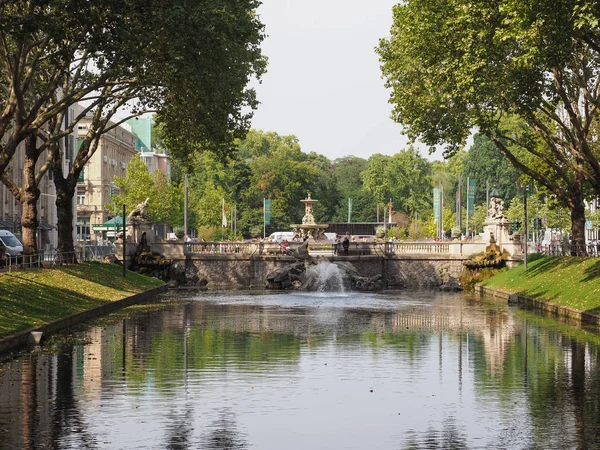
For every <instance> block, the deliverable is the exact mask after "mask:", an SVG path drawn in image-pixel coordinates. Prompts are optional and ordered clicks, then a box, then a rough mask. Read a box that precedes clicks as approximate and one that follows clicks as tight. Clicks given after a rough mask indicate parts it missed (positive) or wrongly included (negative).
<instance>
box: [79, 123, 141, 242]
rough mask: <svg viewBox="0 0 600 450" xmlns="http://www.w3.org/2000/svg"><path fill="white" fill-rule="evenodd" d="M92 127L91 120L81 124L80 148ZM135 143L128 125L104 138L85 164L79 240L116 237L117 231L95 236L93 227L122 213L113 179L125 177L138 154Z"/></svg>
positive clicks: (81, 187)
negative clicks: (115, 196)
mask: <svg viewBox="0 0 600 450" xmlns="http://www.w3.org/2000/svg"><path fill="white" fill-rule="evenodd" d="M89 126H90V119H89V118H85V119H83V120H82V121H81V122H80V123H79V125H78V127H77V128H78V129H77V132H78V148H79V146H80V145H81V142H82V140H83V137H84V136H85V135H86V133H87V132H88V129H89ZM135 142H136V136H135V134H133V133H132V131H131V127H129V126H128V125H127V124H124V125H121V126H118V127H115V128H113V129H112V130H110V131H109V132H107V133H105V134H103V135H102V136H101V138H100V141H99V142H98V148H97V149H96V151H95V152H94V155H93V156H92V157H91V158H90V160H89V161H88V162H87V164H86V165H85V167H84V170H83V172H82V174H81V176H80V177H79V181H78V183H77V193H76V203H77V226H76V230H77V241H80V242H81V241H82V242H103V241H104V240H105V239H107V238H108V239H111V240H112V238H113V237H114V235H115V231H116V230H115V231H113V232H112V233H111V232H105V231H104V232H102V233H95V232H94V226H100V225H102V224H103V223H105V222H107V221H108V220H109V219H111V218H113V217H114V216H116V215H118V214H119V210H117V207H116V205H114V204H113V201H112V198H111V197H112V196H111V192H112V190H113V189H114V184H113V180H114V177H115V176H119V177H124V176H125V173H126V169H127V164H128V163H129V161H130V160H131V158H133V157H134V156H136V155H137V151H136V148H135Z"/></svg>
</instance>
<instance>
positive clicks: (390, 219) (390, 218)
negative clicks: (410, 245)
mask: <svg viewBox="0 0 600 450" xmlns="http://www.w3.org/2000/svg"><path fill="white" fill-rule="evenodd" d="M389 221H390V223H392V199H391V198H390V216H389Z"/></svg>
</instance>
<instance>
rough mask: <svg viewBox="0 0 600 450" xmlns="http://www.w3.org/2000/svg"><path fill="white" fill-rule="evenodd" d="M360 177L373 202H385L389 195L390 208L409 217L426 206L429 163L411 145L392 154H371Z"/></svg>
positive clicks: (427, 204)
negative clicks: (391, 202) (391, 203)
mask: <svg viewBox="0 0 600 450" xmlns="http://www.w3.org/2000/svg"><path fill="white" fill-rule="evenodd" d="M361 176H362V180H363V182H364V188H365V190H366V191H367V192H368V193H369V194H371V196H372V198H373V200H374V202H375V203H383V204H386V205H387V204H388V203H389V199H390V198H391V199H392V201H393V204H394V209H395V210H396V211H403V212H406V213H408V215H409V216H413V215H414V214H415V213H417V212H421V211H425V210H429V209H430V205H431V179H430V165H429V162H428V161H427V160H426V159H424V158H423V157H421V155H419V152H418V151H417V150H416V149H415V148H414V147H409V148H408V149H406V150H403V151H401V152H399V153H396V154H395V155H394V156H383V155H373V156H371V158H369V162H368V166H367V168H366V169H365V170H364V171H363V172H362V174H361Z"/></svg>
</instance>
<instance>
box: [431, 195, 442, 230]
mask: <svg viewBox="0 0 600 450" xmlns="http://www.w3.org/2000/svg"><path fill="white" fill-rule="evenodd" d="M441 216H442V204H441V190H440V189H438V188H433V219H434V220H435V221H436V222H437V221H438V220H440V218H441Z"/></svg>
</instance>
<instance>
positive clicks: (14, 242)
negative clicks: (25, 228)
mask: <svg viewBox="0 0 600 450" xmlns="http://www.w3.org/2000/svg"><path fill="white" fill-rule="evenodd" d="M0 241H1V242H2V246H3V247H4V248H5V250H4V251H5V252H6V254H7V255H8V256H16V255H20V254H22V253H23V244H21V241H19V240H18V239H17V237H16V236H15V235H14V234H12V233H11V232H10V231H8V230H0Z"/></svg>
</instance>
